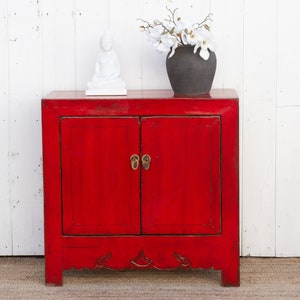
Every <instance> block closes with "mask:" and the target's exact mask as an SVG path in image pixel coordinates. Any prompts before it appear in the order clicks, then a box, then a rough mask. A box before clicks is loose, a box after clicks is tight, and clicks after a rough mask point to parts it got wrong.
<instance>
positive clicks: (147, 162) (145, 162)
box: [142, 154, 151, 171]
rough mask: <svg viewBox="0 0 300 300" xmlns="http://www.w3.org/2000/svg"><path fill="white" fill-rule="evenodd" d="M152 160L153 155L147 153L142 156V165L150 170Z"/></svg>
mask: <svg viewBox="0 0 300 300" xmlns="http://www.w3.org/2000/svg"><path fill="white" fill-rule="evenodd" d="M150 162H151V156H150V155H149V154H145V155H143V156H142V165H143V168H144V170H146V171H147V170H149V168H150Z"/></svg>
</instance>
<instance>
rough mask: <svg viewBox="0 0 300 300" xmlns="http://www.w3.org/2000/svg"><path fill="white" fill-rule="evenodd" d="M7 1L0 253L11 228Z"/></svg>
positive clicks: (0, 21)
mask: <svg viewBox="0 0 300 300" xmlns="http://www.w3.org/2000/svg"><path fill="white" fill-rule="evenodd" d="M7 18H8V15H7V2H6V1H3V3H1V5H0V45H1V55H0V105H1V109H0V137H1V146H0V203H1V210H0V237H1V238H0V254H2V255H10V254H11V253H12V230H11V215H10V189H9V162H10V153H9V151H10V150H9V120H10V116H9V63H8V57H9V51H8V43H9V41H8V36H7Z"/></svg>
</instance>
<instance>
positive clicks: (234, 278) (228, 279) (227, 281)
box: [222, 268, 240, 286]
mask: <svg viewBox="0 0 300 300" xmlns="http://www.w3.org/2000/svg"><path fill="white" fill-rule="evenodd" d="M222 285H223V286H240V272H239V269H238V268H228V269H224V270H222Z"/></svg>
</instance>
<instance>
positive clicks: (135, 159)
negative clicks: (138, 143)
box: [130, 154, 140, 170]
mask: <svg viewBox="0 0 300 300" xmlns="http://www.w3.org/2000/svg"><path fill="white" fill-rule="evenodd" d="M130 165H131V169H132V170H137V169H138V168H139V165H140V157H139V156H138V155H137V154H132V155H131V156H130Z"/></svg>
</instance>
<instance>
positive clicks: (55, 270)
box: [45, 261, 63, 286]
mask: <svg viewBox="0 0 300 300" xmlns="http://www.w3.org/2000/svg"><path fill="white" fill-rule="evenodd" d="M45 284H46V285H49V286H62V285H63V269H62V266H61V265H59V264H57V262H56V261H53V262H51V261H46V262H45Z"/></svg>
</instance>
